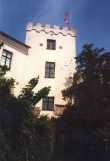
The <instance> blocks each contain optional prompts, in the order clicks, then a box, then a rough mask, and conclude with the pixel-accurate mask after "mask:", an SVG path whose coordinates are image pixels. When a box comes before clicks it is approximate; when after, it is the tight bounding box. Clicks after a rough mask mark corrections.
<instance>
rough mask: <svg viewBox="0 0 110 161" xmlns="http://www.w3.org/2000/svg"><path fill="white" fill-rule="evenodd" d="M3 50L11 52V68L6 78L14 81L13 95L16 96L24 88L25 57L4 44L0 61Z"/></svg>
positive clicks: (0, 51) (0, 53)
mask: <svg viewBox="0 0 110 161" xmlns="http://www.w3.org/2000/svg"><path fill="white" fill-rule="evenodd" d="M3 49H6V50H8V51H10V52H12V54H13V55H12V62H11V68H10V70H9V71H8V72H7V74H6V77H8V78H14V79H15V81H16V82H15V89H14V91H15V94H16V95H18V94H19V92H20V90H21V88H22V87H23V86H24V75H25V73H24V71H25V59H26V57H27V56H26V55H25V54H23V53H21V52H20V51H19V50H17V49H15V48H14V47H12V46H9V45H7V44H4V45H3V46H2V48H1V49H0V59H1V56H2V52H3Z"/></svg>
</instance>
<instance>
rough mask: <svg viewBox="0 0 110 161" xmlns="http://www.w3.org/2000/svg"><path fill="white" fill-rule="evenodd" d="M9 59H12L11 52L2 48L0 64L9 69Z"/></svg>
mask: <svg viewBox="0 0 110 161" xmlns="http://www.w3.org/2000/svg"><path fill="white" fill-rule="evenodd" d="M11 61H12V53H11V52H10V51H8V50H3V53H2V56H1V62H0V65H1V66H6V67H7V69H10V67H11Z"/></svg>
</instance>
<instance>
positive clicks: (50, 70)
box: [45, 62, 55, 78]
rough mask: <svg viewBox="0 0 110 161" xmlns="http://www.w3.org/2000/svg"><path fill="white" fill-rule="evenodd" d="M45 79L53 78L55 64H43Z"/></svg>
mask: <svg viewBox="0 0 110 161" xmlns="http://www.w3.org/2000/svg"><path fill="white" fill-rule="evenodd" d="M45 78H55V62H46V63H45Z"/></svg>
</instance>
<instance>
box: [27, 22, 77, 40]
mask: <svg viewBox="0 0 110 161" xmlns="http://www.w3.org/2000/svg"><path fill="white" fill-rule="evenodd" d="M32 30H35V31H36V32H38V33H40V32H45V33H46V34H50V35H59V34H61V35H63V36H67V35H70V36H72V37H75V36H76V31H75V29H74V28H72V27H66V26H64V27H60V26H56V25H49V24H44V25H42V24H40V23H36V24H34V23H32V22H29V23H28V24H27V27H26V31H32Z"/></svg>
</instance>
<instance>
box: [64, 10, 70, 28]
mask: <svg viewBox="0 0 110 161" xmlns="http://www.w3.org/2000/svg"><path fill="white" fill-rule="evenodd" d="M64 22H65V24H67V25H69V13H68V12H65V14H64Z"/></svg>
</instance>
